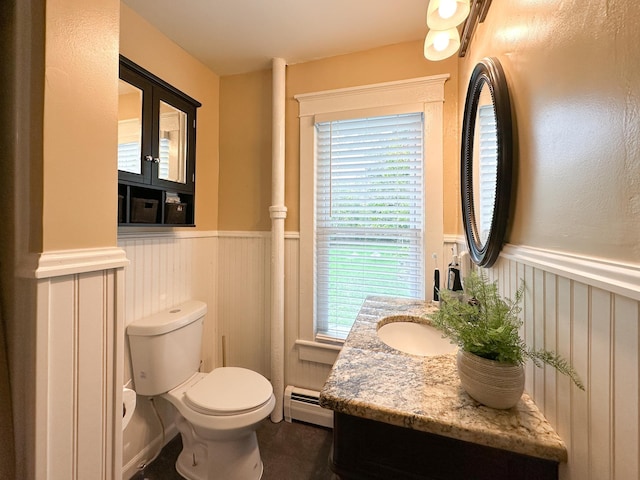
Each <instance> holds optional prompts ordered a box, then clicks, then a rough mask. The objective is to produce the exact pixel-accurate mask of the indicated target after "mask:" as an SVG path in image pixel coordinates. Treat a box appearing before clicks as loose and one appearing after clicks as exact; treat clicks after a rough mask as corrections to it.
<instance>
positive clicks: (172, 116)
mask: <svg viewBox="0 0 640 480" xmlns="http://www.w3.org/2000/svg"><path fill="white" fill-rule="evenodd" d="M200 106H201V104H200V103H199V102H198V101H197V100H194V99H193V98H191V97H190V96H188V95H186V94H184V93H183V92H181V91H179V90H178V89H176V88H174V87H173V86H171V85H169V84H168V83H166V82H165V81H163V80H162V79H160V78H158V77H156V76H155V75H153V74H152V73H150V72H148V71H147V70H145V69H144V68H142V67H140V66H139V65H137V64H135V63H133V62H132V61H130V60H129V59H127V58H125V57H123V56H120V81H119V91H118V224H119V225H120V226H126V225H137V226H140V225H165V226H169V225H180V226H193V225H194V219H195V215H194V213H195V212H194V200H195V171H196V165H195V151H196V110H197V108H198V107H200Z"/></svg>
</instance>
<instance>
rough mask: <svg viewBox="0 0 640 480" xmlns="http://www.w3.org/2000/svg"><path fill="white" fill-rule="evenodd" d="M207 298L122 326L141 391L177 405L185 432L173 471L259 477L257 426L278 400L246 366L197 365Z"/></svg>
mask: <svg viewBox="0 0 640 480" xmlns="http://www.w3.org/2000/svg"><path fill="white" fill-rule="evenodd" d="M206 313H207V305H206V304H205V303H203V302H200V301H197V300H190V301H187V302H185V303H182V304H180V305H177V306H175V307H172V308H170V309H167V310H164V311H161V312H159V313H157V314H154V315H151V316H149V317H145V318H142V319H140V320H136V321H134V322H133V323H131V324H130V325H129V326H128V327H127V336H128V337H129V347H130V349H131V364H132V367H133V382H134V386H135V390H136V393H137V394H138V395H146V396H159V397H162V398H164V399H166V400H167V401H169V402H170V403H171V404H172V405H173V406H174V407H175V408H176V416H175V424H176V427H177V429H178V431H179V432H180V434H181V436H182V452H181V453H180V455H179V457H178V460H177V461H176V470H177V471H178V473H179V474H180V475H182V476H183V477H184V478H187V479H189V480H218V479H220V480H223V479H224V480H258V479H259V478H261V477H262V469H263V467H262V460H261V458H260V450H259V448H258V440H257V437H256V428H257V426H258V424H259V423H260V422H261V421H262V420H264V419H265V418H266V417H267V416H269V414H270V413H271V411H272V410H273V407H274V406H275V397H274V395H273V387H272V386H271V383H269V381H268V380H267V379H266V378H264V377H263V376H262V375H260V374H259V373H256V372H253V371H251V370H248V369H246V368H239V367H221V368H216V369H214V370H213V371H212V372H210V373H203V372H200V371H199V369H200V347H201V341H202V323H203V320H204V316H205V314H206Z"/></svg>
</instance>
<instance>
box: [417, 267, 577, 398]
mask: <svg viewBox="0 0 640 480" xmlns="http://www.w3.org/2000/svg"><path fill="white" fill-rule="evenodd" d="M523 294H524V283H523V284H522V285H521V286H520V288H519V289H518V291H517V292H516V294H515V297H514V299H508V298H502V297H501V296H500V294H499V293H498V286H497V283H496V282H489V280H488V279H487V277H486V276H485V275H484V274H478V273H476V272H473V273H472V274H471V275H470V276H469V277H468V278H467V279H466V280H465V282H464V295H462V296H460V295H459V294H458V293H455V292H450V291H442V292H440V309H439V310H438V311H437V312H435V313H433V314H430V315H429V316H428V318H429V320H430V321H431V323H432V324H433V326H434V327H436V328H438V329H439V330H440V331H442V333H443V334H444V336H445V337H448V338H449V339H450V340H452V342H453V343H456V344H458V346H459V347H460V349H459V350H458V357H457V363H458V374H459V376H460V381H461V383H462V387H463V388H464V389H465V390H466V392H467V393H468V394H469V395H470V396H471V397H472V398H474V399H475V400H477V401H478V402H480V403H482V404H484V405H487V406H489V407H493V408H511V407H513V406H514V405H515V404H516V403H518V400H519V399H520V397H521V396H522V391H523V390H524V367H523V366H524V363H525V362H526V360H527V359H531V360H532V361H533V363H534V365H536V366H537V367H542V365H543V364H547V365H550V366H552V367H554V368H555V369H556V370H558V371H559V372H560V373H562V374H564V375H567V376H569V378H570V379H571V380H572V381H573V383H575V385H576V386H577V387H578V388H580V389H581V390H584V385H583V384H582V382H581V380H580V377H579V376H578V374H577V372H576V371H575V370H574V369H573V367H572V366H571V365H570V364H569V363H568V362H567V360H565V359H564V358H562V357H561V356H560V355H558V354H556V353H554V352H550V351H548V350H544V349H540V350H534V349H531V348H529V347H527V345H526V344H525V343H524V341H523V340H522V339H521V338H520V334H519V328H520V327H521V326H522V320H520V317H519V313H520V311H521V308H520V306H519V304H520V301H521V300H522V297H523Z"/></svg>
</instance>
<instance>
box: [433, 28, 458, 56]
mask: <svg viewBox="0 0 640 480" xmlns="http://www.w3.org/2000/svg"><path fill="white" fill-rule="evenodd" d="M458 48H460V34H459V33H458V29H457V28H456V27H453V28H450V29H448V30H429V33H427V38H425V39H424V57H425V58H426V59H427V60H433V61H435V62H437V61H438V60H444V59H445V58H448V57H450V56H451V55H453V54H454V53H456V52H457V51H458Z"/></svg>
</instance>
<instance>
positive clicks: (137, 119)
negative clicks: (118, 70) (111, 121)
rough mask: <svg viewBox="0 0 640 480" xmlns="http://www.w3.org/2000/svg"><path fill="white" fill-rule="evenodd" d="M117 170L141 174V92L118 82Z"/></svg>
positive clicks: (129, 85) (136, 88)
mask: <svg viewBox="0 0 640 480" xmlns="http://www.w3.org/2000/svg"><path fill="white" fill-rule="evenodd" d="M118 170H120V171H122V172H128V173H133V174H136V175H141V174H142V90H140V89H139V88H138V87H135V86H133V85H131V84H130V83H127V82H125V81H124V80H120V81H119V85H118Z"/></svg>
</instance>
